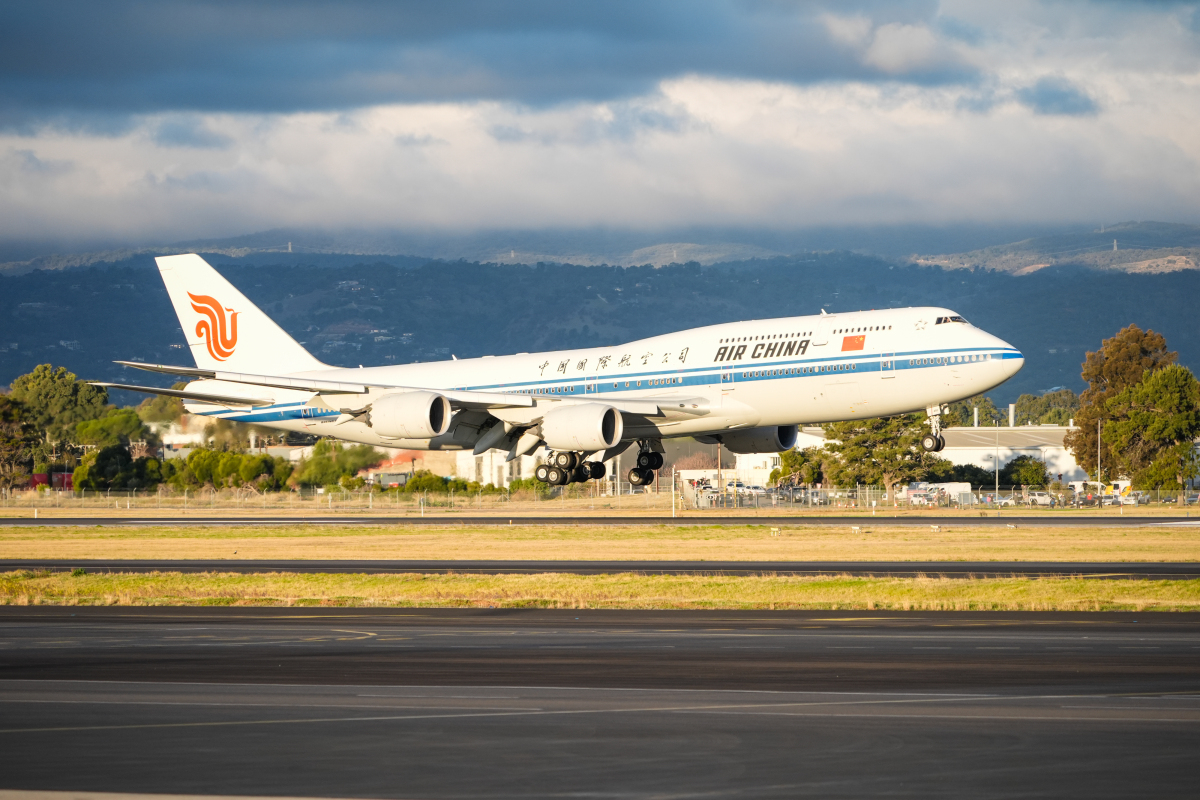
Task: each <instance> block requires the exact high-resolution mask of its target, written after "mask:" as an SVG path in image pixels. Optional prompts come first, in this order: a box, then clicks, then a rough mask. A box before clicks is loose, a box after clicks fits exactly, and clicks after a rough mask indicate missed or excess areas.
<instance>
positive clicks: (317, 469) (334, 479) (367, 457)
mask: <svg viewBox="0 0 1200 800" xmlns="http://www.w3.org/2000/svg"><path fill="white" fill-rule="evenodd" d="M383 459H384V456H383V454H382V453H380V452H379V451H378V450H376V449H375V448H374V447H371V446H370V445H366V444H359V445H354V446H352V447H345V446H343V445H341V444H338V443H336V442H331V441H330V440H328V439H322V440H321V441H319V442H317V443H316V444H315V445H313V454H312V456H311V457H310V458H307V459H305V460H304V461H302V462H301V463H300V466H299V467H298V468H297V471H296V473H295V476H294V480H295V482H296V483H299V484H301V485H302V486H334V485H336V484H337V483H338V482H339V481H340V480H341V479H342V476H343V475H349V476H351V477H353V476H355V475H357V474H358V473H359V471H360V470H364V469H367V468H368V467H373V466H375V465H376V464H378V463H379V462H380V461H383Z"/></svg>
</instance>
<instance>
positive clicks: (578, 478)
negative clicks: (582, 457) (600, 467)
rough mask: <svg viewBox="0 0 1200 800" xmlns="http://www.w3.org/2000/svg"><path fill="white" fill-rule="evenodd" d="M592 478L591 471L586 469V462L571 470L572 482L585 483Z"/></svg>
mask: <svg viewBox="0 0 1200 800" xmlns="http://www.w3.org/2000/svg"><path fill="white" fill-rule="evenodd" d="M591 479H592V471H591V470H590V469H588V466H587V464H580V465H579V466H578V467H576V468H575V469H573V470H571V482H572V483H587V482H588V481H590V480H591Z"/></svg>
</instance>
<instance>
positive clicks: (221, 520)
mask: <svg viewBox="0 0 1200 800" xmlns="http://www.w3.org/2000/svg"><path fill="white" fill-rule="evenodd" d="M987 513H988V514H990V516H982V512H981V515H980V516H953V517H949V516H948V517H934V516H929V517H889V516H887V515H886V514H883V513H880V514H879V515H878V516H873V515H870V514H863V515H857V516H849V515H839V516H823V515H817V514H813V515H802V514H791V515H763V516H757V515H747V516H699V515H695V516H687V517H684V516H680V517H669V516H658V515H655V516H636V517H634V516H606V515H596V516H567V515H564V516H555V515H552V514H547V515H539V516H511V517H509V516H459V515H456V514H437V515H434V514H430V515H428V516H424V517H422V516H371V515H363V514H346V515H344V516H319V517H318V516H313V517H304V516H256V515H251V514H245V515H230V516H216V515H209V516H192V515H177V516H132V515H131V516H128V517H122V516H103V517H101V516H96V517H89V516H72V517H47V516H41V517H39V518H36V519H35V518H34V517H33V516H32V514H31V515H30V516H28V517H0V527H12V528H24V527H32V528H37V527H47V528H73V527H80V526H84V527H120V528H127V527H131V526H132V527H142V526H152V527H164V526H167V527H203V526H212V525H409V526H428V527H441V528H445V527H456V526H461V525H475V526H491V525H522V526H534V527H536V526H544V525H615V526H638V527H644V526H658V525H669V526H674V527H693V526H697V525H733V526H746V525H763V526H773V527H781V526H782V527H789V526H790V527H793V528H794V527H805V526H820V527H855V526H857V527H861V528H867V529H869V527H870V526H872V525H878V526H881V527H883V526H886V527H889V528H891V527H909V526H911V527H918V528H922V527H928V526H930V525H938V526H941V527H943V528H954V527H1000V528H1003V527H1009V526H1011V527H1022V528H1024V527H1029V528H1139V527H1144V526H1147V525H1151V526H1159V525H1162V526H1171V527H1200V517H1197V518H1195V519H1192V518H1190V517H1149V516H1134V515H1131V514H1130V515H1120V514H1115V515H1112V516H1110V515H1107V514H1088V515H1084V516H1075V515H1073V514H1071V513H1069V512H1061V513H1057V514H1052V515H1039V516H1032V515H1031V516H1021V514H1020V512H1011V513H1003V514H1002V515H1001V516H996V514H995V513H994V512H987Z"/></svg>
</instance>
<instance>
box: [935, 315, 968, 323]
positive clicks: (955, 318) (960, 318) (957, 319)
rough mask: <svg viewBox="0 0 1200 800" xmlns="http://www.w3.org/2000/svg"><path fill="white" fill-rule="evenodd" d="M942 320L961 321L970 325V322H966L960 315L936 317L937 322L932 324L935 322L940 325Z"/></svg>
mask: <svg viewBox="0 0 1200 800" xmlns="http://www.w3.org/2000/svg"><path fill="white" fill-rule="evenodd" d="M943 322H961V323H963V324H965V325H970V324H971V323H969V322H967V321H966V320H965V319H963V318H962V317H959V316H954V317H938V318H937V322H935V323H934V324H935V325H941V324H942V323H943Z"/></svg>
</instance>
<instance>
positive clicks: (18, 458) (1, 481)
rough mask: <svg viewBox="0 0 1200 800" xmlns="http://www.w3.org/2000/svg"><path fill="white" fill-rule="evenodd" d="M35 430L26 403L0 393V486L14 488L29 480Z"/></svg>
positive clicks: (35, 436)
mask: <svg viewBox="0 0 1200 800" xmlns="http://www.w3.org/2000/svg"><path fill="white" fill-rule="evenodd" d="M36 445H37V434H36V432H35V431H34V427H33V424H32V423H31V422H30V421H29V417H28V414H27V412H26V409H25V406H24V405H23V404H22V403H21V402H20V401H19V400H17V399H16V398H14V397H12V396H11V395H0V488H2V489H6V490H7V489H14V488H16V487H18V486H24V485H25V484H26V482H28V481H29V477H30V475H31V473H30V467H32V466H33V452H34V448H35V447H36Z"/></svg>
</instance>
